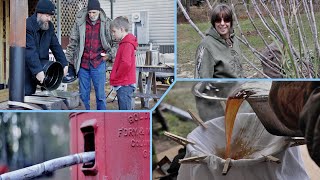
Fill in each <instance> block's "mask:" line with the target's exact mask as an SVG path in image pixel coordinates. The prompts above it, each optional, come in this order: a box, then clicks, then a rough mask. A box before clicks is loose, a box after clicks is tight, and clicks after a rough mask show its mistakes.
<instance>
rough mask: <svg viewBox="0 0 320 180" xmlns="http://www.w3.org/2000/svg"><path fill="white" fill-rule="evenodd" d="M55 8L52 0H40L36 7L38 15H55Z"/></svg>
mask: <svg viewBox="0 0 320 180" xmlns="http://www.w3.org/2000/svg"><path fill="white" fill-rule="evenodd" d="M54 8H55V6H54V5H53V3H52V2H51V1H50V0H39V1H38V4H37V7H36V13H43V14H51V15H53V14H54V12H55V10H54Z"/></svg>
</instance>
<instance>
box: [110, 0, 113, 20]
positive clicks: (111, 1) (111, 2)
mask: <svg viewBox="0 0 320 180" xmlns="http://www.w3.org/2000/svg"><path fill="white" fill-rule="evenodd" d="M110 4H111V19H113V0H110Z"/></svg>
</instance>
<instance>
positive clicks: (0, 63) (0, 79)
mask: <svg viewBox="0 0 320 180" xmlns="http://www.w3.org/2000/svg"><path fill="white" fill-rule="evenodd" d="M0 12H1V13H0V84H3V83H4V59H3V57H4V48H3V34H4V33H3V0H0Z"/></svg>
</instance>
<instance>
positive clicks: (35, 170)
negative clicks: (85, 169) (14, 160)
mask: <svg viewBox="0 0 320 180" xmlns="http://www.w3.org/2000/svg"><path fill="white" fill-rule="evenodd" d="M94 159H95V152H94V151H92V152H83V153H79V154H73V155H69V156H64V157H60V158H56V159H52V160H49V161H46V162H43V163H40V164H36V165H33V166H30V167H27V168H23V169H19V170H16V171H12V172H8V173H5V174H2V175H0V180H21V179H32V178H36V177H38V176H41V175H44V174H46V173H48V172H53V171H55V170H58V169H62V168H65V167H69V166H72V165H75V164H81V163H87V162H90V161H93V160H94Z"/></svg>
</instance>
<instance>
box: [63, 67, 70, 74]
mask: <svg viewBox="0 0 320 180" xmlns="http://www.w3.org/2000/svg"><path fill="white" fill-rule="evenodd" d="M68 68H69V66H65V67H64V68H63V75H64V76H66V75H67V74H68Z"/></svg>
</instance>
